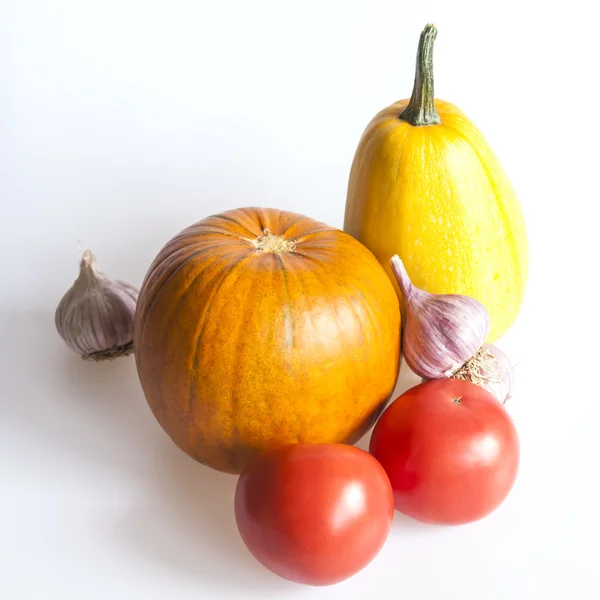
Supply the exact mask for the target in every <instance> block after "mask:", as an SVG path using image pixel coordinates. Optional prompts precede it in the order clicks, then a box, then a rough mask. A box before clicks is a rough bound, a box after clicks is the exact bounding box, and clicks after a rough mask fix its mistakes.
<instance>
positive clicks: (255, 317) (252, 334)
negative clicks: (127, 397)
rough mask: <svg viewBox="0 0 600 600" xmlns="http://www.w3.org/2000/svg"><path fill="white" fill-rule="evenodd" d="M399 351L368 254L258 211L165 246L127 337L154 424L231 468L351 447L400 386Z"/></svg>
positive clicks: (379, 274) (378, 270)
mask: <svg viewBox="0 0 600 600" xmlns="http://www.w3.org/2000/svg"><path fill="white" fill-rule="evenodd" d="M399 344H400V312H399V304H398V299H397V297H396V294H395V291H394V288H393V285H392V284H391V282H390V280H389V278H388V277H387V276H386V274H385V272H384V270H383V268H382V267H381V265H380V264H379V263H378V262H377V260H376V259H375V257H374V256H373V255H372V254H371V252H369V251H368V250H367V249H366V248H365V247H364V246H362V245H361V244H360V243H359V242H357V241H356V240H355V239H353V238H352V237H351V236H349V235H348V234H346V233H344V232H342V231H340V230H337V229H335V228H332V227H328V226H327V225H324V224H323V223H319V222H317V221H314V220H312V219H310V218H308V217H305V216H302V215H299V214H296V213H291V212H284V211H279V210H274V209H255V208H247V209H239V210H234V211H228V212H224V213H222V214H220V215H214V216H211V217H208V218H206V219H204V220H202V221H200V222H198V223H196V224H194V225H192V226H190V227H188V228H186V229H184V230H183V231H182V232H181V233H179V234H178V235H176V236H175V237H174V238H173V239H172V240H171V241H170V242H168V243H167V244H166V245H165V246H164V247H163V249H162V250H161V251H160V253H159V254H158V256H157V257H156V259H155V260H154V261H153V263H152V265H151V266H150V269H149V270H148V273H147V274H146V277H145V280H144V282H143V285H142V288H141V290H140V295H139V299H138V306H137V311H136V318H135V331H134V347H135V358H136V364H137V368H138V374H139V377H140V381H141V384H142V388H143V390H144V394H145V396H146V399H147V401H148V403H149V405H150V408H151V410H152V412H153V414H154V415H155V417H156V419H157V420H158V422H159V423H160V425H161V426H162V427H163V429H164V430H165V431H166V432H167V433H168V435H169V436H170V437H171V438H172V439H173V441H174V442H175V443H176V444H177V445H178V446H179V447H180V448H181V449H182V450H184V451H185V452H186V453H188V454H189V455H190V456H192V457H193V458H195V459H196V460H198V461H200V462H202V463H204V464H207V465H209V466H211V467H213V468H215V469H218V470H222V471H227V472H232V473H237V472H239V471H240V470H241V469H242V468H243V466H244V465H245V464H246V462H247V461H248V460H249V458H250V457H252V456H253V455H254V454H256V453H257V452H258V451H260V450H262V449H265V448H268V447H272V446H275V445H279V444H283V443H291V442H350V443H353V442H354V441H356V440H358V439H359V438H360V437H361V436H362V435H363V434H364V433H365V432H366V431H367V430H368V428H369V427H370V426H371V425H372V424H373V422H374V419H375V418H376V417H377V416H378V415H379V414H380V411H381V410H382V408H383V407H384V405H385V403H386V402H387V400H388V399H389V396H390V394H391V393H392V391H393V389H394V385H395V382H396V378H397V375H398V366H399Z"/></svg>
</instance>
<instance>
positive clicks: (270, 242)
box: [248, 229, 296, 254]
mask: <svg viewBox="0 0 600 600" xmlns="http://www.w3.org/2000/svg"><path fill="white" fill-rule="evenodd" d="M248 241H249V242H250V243H251V244H252V245H253V246H254V247H255V248H256V249H257V250H258V251H259V252H261V253H263V254H287V253H289V252H294V251H295V250H296V243H295V242H294V240H287V239H286V238H284V237H283V236H280V235H273V234H272V233H271V232H270V231H269V230H268V229H263V235H261V236H260V237H257V238H255V239H253V240H248Z"/></svg>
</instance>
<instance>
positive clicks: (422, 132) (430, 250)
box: [344, 100, 528, 342]
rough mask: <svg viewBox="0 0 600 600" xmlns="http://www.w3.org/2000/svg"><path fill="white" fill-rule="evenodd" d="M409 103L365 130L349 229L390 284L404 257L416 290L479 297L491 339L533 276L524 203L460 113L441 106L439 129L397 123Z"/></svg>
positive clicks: (510, 318) (506, 323)
mask: <svg viewBox="0 0 600 600" xmlns="http://www.w3.org/2000/svg"><path fill="white" fill-rule="evenodd" d="M407 104H408V100H403V101H400V102H397V103H395V104H393V105H391V106H389V107H388V108H386V109H384V110H383V111H381V112H380V113H379V114H377V115H376V116H375V118H374V119H373V120H372V121H371V123H370V124H369V125H368V127H367V129H366V130H365V132H364V134H363V137H362V139H361V141H360V143H359V146H358V149H357V152H356V155H355V158H354V162H353V164H352V170H351V173H350V181H349V185H348V196H347V202H346V214H345V221H344V230H345V231H347V232H348V233H350V234H351V235H352V236H354V237H355V238H356V239H358V240H359V241H361V242H362V243H363V244H364V245H365V246H367V248H369V249H370V250H371V251H372V252H373V253H374V254H375V256H376V257H377V259H378V260H379V261H380V263H381V264H382V265H383V266H384V268H385V269H386V271H387V272H388V275H389V276H390V277H391V278H392V280H393V276H392V272H391V269H390V266H389V261H390V258H391V257H392V256H393V255H394V254H398V255H399V256H400V257H401V258H402V260H403V261H404V264H405V265H406V268H407V271H408V273H409V275H410V277H411V279H412V280H413V282H414V283H415V285H417V286H419V287H421V288H423V289H425V290H427V291H430V292H435V293H460V294H467V295H469V296H472V297H474V298H477V299H478V300H479V301H480V302H482V303H483V304H484V305H485V306H486V307H487V309H488V311H489V313H490V318H491V328H490V333H489V336H488V341H489V342H493V341H495V340H497V339H498V338H499V337H501V336H502V335H503V334H504V333H505V332H506V331H507V330H508V329H509V327H510V326H511V325H512V323H513V322H514V320H515V318H516V316H517V313H518V311H519V308H520V305H521V302H522V299H523V294H524V290H525V284H526V279H527V269H528V249H527V238H526V231H525V225H524V221H523V216H522V213H521V208H520V205H519V202H518V199H517V197H516V195H515V192H514V190H513V187H512V185H511V183H510V181H509V180H508V178H507V176H506V174H505V173H504V171H503V169H502V167H501V165H500V163H499V161H498V159H497V158H496V156H495V155H494V153H493V152H492V150H491V148H490V147H489V145H488V144H487V142H486V140H485V139H484V138H483V136H482V134H481V133H480V132H479V130H478V129H477V128H476V127H475V126H474V125H473V124H472V123H471V122H470V121H469V119H468V118H467V117H466V116H465V115H464V114H463V113H462V112H461V111H460V110H459V109H458V108H456V107H455V106H453V105H452V104H450V103H449V102H445V101H442V100H436V101H435V107H436V109H437V112H438V114H439V116H440V118H441V124H438V125H428V126H421V127H414V126H412V125H410V124H409V123H407V122H406V121H403V120H401V119H399V118H398V116H399V115H400V114H401V113H402V111H403V110H404V108H405V107H406V106H407ZM394 283H395V282H394ZM396 291H397V293H398V294H399V289H398V287H397V286H396Z"/></svg>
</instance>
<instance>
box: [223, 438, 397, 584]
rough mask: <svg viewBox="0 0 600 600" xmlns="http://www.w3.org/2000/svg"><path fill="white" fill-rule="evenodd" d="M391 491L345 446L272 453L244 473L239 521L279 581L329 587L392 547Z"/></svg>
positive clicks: (380, 474)
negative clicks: (386, 546) (388, 542)
mask: <svg viewBox="0 0 600 600" xmlns="http://www.w3.org/2000/svg"><path fill="white" fill-rule="evenodd" d="M393 514H394V499H393V497H392V489H391V487H390V482H389V480H388V477H387V475H386V474H385V471H384V470H383V469H382V467H381V465H380V464H379V463H378V462H377V461H376V460H375V459H374V458H373V457H372V456H371V455H370V454H369V453H367V452H365V451H364V450H360V449H358V448H354V447H353V446H347V445H343V444H293V445H289V446H283V447H280V448H276V449H273V450H268V451H265V452H263V453H262V454H259V455H258V456H257V457H256V458H254V459H253V460H252V461H251V462H250V463H249V464H248V465H247V466H246V468H245V469H244V471H243V472H242V474H241V476H240V478H239V480H238V484H237V488H236V494H235V518H236V522H237V526H238V529H239V532H240V534H241V536H242V539H243V540H244V543H245V544H246V546H247V547H248V549H249V550H250V552H251V553H252V554H253V555H254V556H255V557H256V559H257V560H259V561H260V562H261V563H262V564H263V565H264V566H265V567H267V568H268V569H270V570H271V571H273V572H274V573H277V574H278V575H280V576H282V577H285V578H286V579H290V580H292V581H297V582H300V583H307V584H311V585H330V584H332V583H337V582H339V581H342V580H343V579H346V578H348V577H350V576H351V575H354V574H355V573H356V572H358V571H360V570H361V569H363V568H364V567H365V566H366V565H367V564H368V563H369V562H371V560H372V559H373V558H374V557H375V555H376V554H377V553H378V552H379V550H380V549H381V547H382V546H383V544H384V542H385V541H386V539H387V537H388V534H389V531H390V527H391V524H392V517H393Z"/></svg>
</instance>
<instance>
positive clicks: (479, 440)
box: [369, 379, 519, 525]
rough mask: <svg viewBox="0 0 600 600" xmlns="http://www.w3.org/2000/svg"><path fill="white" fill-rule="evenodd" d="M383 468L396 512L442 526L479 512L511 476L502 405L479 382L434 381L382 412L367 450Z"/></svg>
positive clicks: (514, 455)
mask: <svg viewBox="0 0 600 600" xmlns="http://www.w3.org/2000/svg"><path fill="white" fill-rule="evenodd" d="M369 450H370V452H371V453H372V454H373V456H374V457H375V458H376V459H377V460H378V461H379V462H380V463H381V464H382V466H383V468H384V469H385V470H386V472H387V474H388V476H389V478H390V481H391V483H392V488H393V490H394V501H395V505H396V508H397V510H399V511H400V512H402V513H404V514H406V515H409V516H410V517H413V518H415V519H418V520H420V521H424V522H427V523H438V524H444V525H456V524H461V523H469V522H471V521H476V520H478V519H481V518H482V517H485V516H486V515H488V514H489V513H491V512H492V511H493V510H494V509H496V508H497V507H498V506H499V504H500V503H501V502H502V501H503V500H504V499H505V498H506V496H507V495H508V493H509V491H510V490H511V488H512V486H513V483H514V481H515V478H516V476H517V471H518V466H519V440H518V437H517V432H516V429H515V426H514V424H513V422H512V420H511V418H510V417H509V416H508V414H507V412H506V410H505V408H504V407H503V406H502V404H500V403H499V402H498V401H497V400H496V398H494V397H493V396H492V395H491V394H490V393H489V392H488V391H486V390H484V389H483V388H482V387H480V386H478V385H475V384H474V383H470V382H468V381H461V380H457V379H439V380H435V381H429V382H426V383H421V384H419V385H417V386H416V387H413V388H411V389H409V390H408V391H407V392H405V393H404V394H402V395H401V396H400V397H399V398H398V399H396V400H395V401H394V402H393V403H392V404H390V406H388V408H387V409H386V410H385V412H384V413H383V415H382V416H381V418H380V419H379V421H378V422H377V424H376V425H375V428H374V429H373V434H372V436H371V442H370V447H369Z"/></svg>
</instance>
